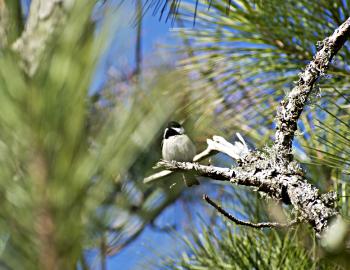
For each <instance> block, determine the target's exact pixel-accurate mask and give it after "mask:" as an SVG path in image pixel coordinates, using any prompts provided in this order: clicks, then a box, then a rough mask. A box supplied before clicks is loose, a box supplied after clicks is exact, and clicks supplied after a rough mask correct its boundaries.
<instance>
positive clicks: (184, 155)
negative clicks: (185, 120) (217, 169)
mask: <svg viewBox="0 0 350 270" xmlns="http://www.w3.org/2000/svg"><path fill="white" fill-rule="evenodd" d="M195 155H196V147H195V145H194V144H193V142H192V141H191V139H190V138H189V137H188V136H186V135H178V136H171V137H169V138H168V139H164V140H163V147H162V156H163V159H165V160H176V161H192V160H193V157H194V156H195Z"/></svg>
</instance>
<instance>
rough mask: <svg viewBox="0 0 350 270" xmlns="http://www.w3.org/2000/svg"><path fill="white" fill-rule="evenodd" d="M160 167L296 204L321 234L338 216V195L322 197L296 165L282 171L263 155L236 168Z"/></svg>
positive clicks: (169, 163) (255, 155) (302, 217)
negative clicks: (247, 188)
mask: <svg viewBox="0 0 350 270" xmlns="http://www.w3.org/2000/svg"><path fill="white" fill-rule="evenodd" d="M157 165H158V166H159V167H162V168H165V169H167V170H170V171H188V172H192V173H194V174H197V175H199V176H203V177H209V178H212V179H216V180H221V181H229V182H231V183H234V184H237V185H242V186H247V187H252V188H254V190H255V191H259V192H262V193H264V194H265V195H267V196H269V197H271V198H273V199H276V200H278V201H281V202H284V203H286V204H292V205H293V207H294V210H295V211H296V212H297V214H298V216H299V219H300V220H304V221H306V222H308V223H310V224H311V225H312V227H313V228H314V229H315V231H316V232H318V233H321V232H322V231H323V230H324V229H325V228H326V227H327V225H328V220H329V219H330V218H331V217H335V216H337V215H338V212H337V211H336V210H335V201H336V195H335V193H327V194H323V195H321V194H320V193H319V191H318V189H317V188H316V187H314V186H313V185H311V184H309V183H308V182H306V181H305V179H304V177H303V174H302V172H301V171H300V170H299V167H298V166H296V164H293V165H292V166H290V167H289V168H288V170H286V169H281V168H280V167H278V166H277V167H276V166H275V163H273V162H271V160H270V158H269V157H264V156H263V155H262V154H261V153H251V154H250V155H248V156H246V157H245V158H244V159H243V160H242V162H240V164H239V165H238V166H237V167H234V168H232V169H229V168H220V167H214V166H205V165H200V164H197V163H191V162H177V161H164V160H163V161H160V162H158V164H157Z"/></svg>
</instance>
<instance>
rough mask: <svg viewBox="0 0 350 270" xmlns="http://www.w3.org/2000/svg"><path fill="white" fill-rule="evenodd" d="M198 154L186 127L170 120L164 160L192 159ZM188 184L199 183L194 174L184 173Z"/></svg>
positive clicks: (165, 141) (164, 143) (166, 134)
mask: <svg viewBox="0 0 350 270" xmlns="http://www.w3.org/2000/svg"><path fill="white" fill-rule="evenodd" d="M195 155H196V147H195V145H194V144H193V142H192V141H191V139H190V138H189V137H188V136H187V135H186V134H185V129H184V128H183V126H181V125H180V124H179V123H177V122H174V121H172V122H170V123H169V124H168V126H167V128H166V129H165V130H164V134H163V142H162V156H163V159H164V160H168V161H171V160H176V161H192V160H193V157H194V156H195ZM182 177H183V179H184V182H185V184H186V186H188V187H191V186H193V185H199V182H198V180H197V179H196V178H195V177H194V176H185V175H184V174H183V175H182Z"/></svg>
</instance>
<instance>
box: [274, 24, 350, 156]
mask: <svg viewBox="0 0 350 270" xmlns="http://www.w3.org/2000/svg"><path fill="white" fill-rule="evenodd" d="M349 33H350V19H347V20H346V21H345V22H344V23H343V24H342V25H341V26H340V27H339V28H338V29H336V31H335V32H334V33H333V34H332V35H331V36H330V37H328V38H326V39H324V40H323V41H322V42H319V44H318V46H319V48H318V52H317V53H316V55H315V56H314V59H313V60H312V61H311V62H310V63H309V64H308V65H307V66H306V68H305V70H304V72H302V73H300V75H299V80H298V82H297V85H296V86H295V87H294V88H293V89H292V91H291V92H290V93H289V94H288V96H287V97H286V98H285V99H284V100H283V101H282V102H281V104H280V106H279V108H278V110H277V118H276V120H277V131H276V135H275V145H274V148H275V149H276V150H277V152H278V153H279V156H280V160H281V161H283V162H287V163H288V162H289V161H291V160H292V159H293V156H292V154H291V151H292V142H293V138H294V133H295V131H296V130H297V122H298V119H299V117H300V114H301V113H302V111H303V109H304V106H305V104H306V102H307V100H308V97H309V95H310V93H311V91H312V89H313V86H314V84H315V82H316V81H317V79H318V78H319V77H320V76H321V75H324V74H325V72H326V70H327V69H328V66H329V63H330V62H331V60H332V58H333V56H334V55H335V54H336V53H337V52H338V50H339V49H340V48H341V47H342V46H343V45H344V43H345V41H346V40H347V39H348V37H349Z"/></svg>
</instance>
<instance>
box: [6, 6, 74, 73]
mask: <svg viewBox="0 0 350 270" xmlns="http://www.w3.org/2000/svg"><path fill="white" fill-rule="evenodd" d="M66 2H67V3H66ZM69 3H74V1H68V0H32V2H31V5H30V11H29V15H28V20H27V23H26V25H25V30H24V31H23V33H22V35H21V36H20V37H19V38H18V39H17V40H16V41H15V43H14V44H13V45H12V48H13V49H14V50H15V51H16V52H17V53H18V54H19V55H20V57H21V59H22V61H23V65H24V69H25V70H26V72H27V73H28V74H29V75H33V74H34V73H35V71H36V70H37V68H38V66H39V63H40V60H41V56H42V54H43V52H44V51H45V49H46V47H47V44H48V43H49V42H50V41H51V40H52V38H53V37H54V35H55V34H56V32H57V29H58V28H59V27H60V26H61V25H62V24H63V23H64V21H65V20H66V17H67V11H66V9H67V7H68V5H71V4H69Z"/></svg>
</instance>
